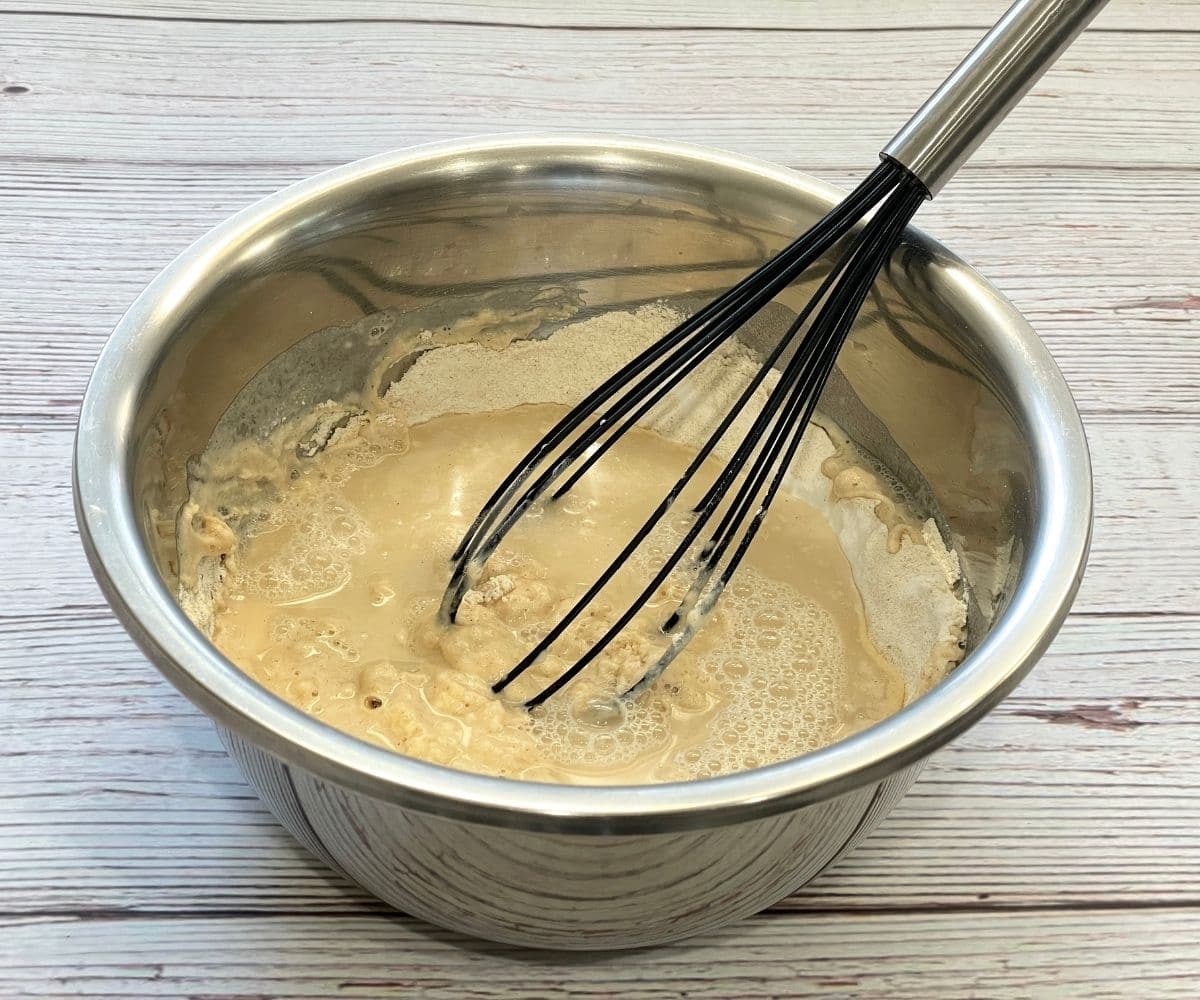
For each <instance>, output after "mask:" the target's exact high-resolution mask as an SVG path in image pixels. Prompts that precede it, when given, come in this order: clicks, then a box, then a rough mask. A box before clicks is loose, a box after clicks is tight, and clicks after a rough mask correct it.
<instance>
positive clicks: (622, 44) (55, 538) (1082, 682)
mask: <svg viewBox="0 0 1200 1000" xmlns="http://www.w3.org/2000/svg"><path fill="white" fill-rule="evenodd" d="M1003 6H1004V0H1000V2H994V0H973V2H967V3H951V2H950V0H931V2H928V3H919V2H903V3H891V4H882V5H881V4H876V3H867V2H865V0H855V2H851V3H841V4H828V3H818V2H782V0H776V2H762V3H756V4H742V5H732V6H731V5H728V4H726V3H723V2H718V0H687V2H686V3H683V2H678V3H677V2H671V0H647V2H640V3H636V4H634V3H630V2H628V0H623V2H608V3H604V4H595V5H574V6H571V5H563V4H561V3H553V2H550V0H523V2H513V3H506V4H493V3H485V2H483V0H476V2H465V0H455V2H436V3H435V2H431V0H425V2H411V0H410V2H406V3H402V4H394V3H386V2H383V0H353V2H343V3H339V4H336V5H332V4H328V3H317V2H315V0H306V2H300V3H283V2H280V0H263V2H254V3H251V2H249V0H241V2H232V0H231V2H227V3H186V4H185V3H181V2H170V0H164V2H159V3H155V4H154V5H153V6H150V5H146V4H141V3H135V2H132V0H125V2H107V3H95V4H84V3H72V2H63V0H33V2H28V3H24V2H22V3H9V4H0V133H2V134H3V136H4V139H3V143H2V144H0V288H2V289H3V292H0V510H3V511H4V513H5V515H6V516H5V517H4V518H3V519H2V520H0V552H3V554H4V563H3V571H2V572H3V577H2V579H3V592H4V596H5V602H4V605H3V607H2V608H0V706H2V711H0V753H2V756H0V918H2V919H3V922H4V930H3V931H0V995H4V996H33V995H50V996H67V995H108V996H123V997H125V996H129V997H132V996H143V995H145V996H155V995H157V996H176V995H187V994H193V995H204V996H329V995H333V994H335V993H336V994H337V995H347V996H368V995H371V996H374V995H381V994H387V995H391V994H404V993H406V992H407V993H409V994H417V993H419V994H422V995H428V996H445V997H463V996H502V995H504V996H520V995H529V994H530V993H548V992H550V991H551V990H552V989H553V988H554V987H555V986H556V985H557V984H563V985H564V988H565V989H567V990H569V991H570V992H571V993H572V994H573V995H578V996H582V997H591V996H600V995H611V994H612V993H613V992H620V993H621V994H622V995H628V996H632V997H656V998H657V997H665V996H671V995H681V994H684V993H686V994H688V995H694V996H701V997H708V996H712V997H717V996H736V995H749V994H754V995H763V994H776V995H804V994H811V993H817V992H824V993H832V994H837V993H839V992H840V993H842V994H844V995H852V996H896V997H906V996H908V997H928V996H957V995H975V996H988V997H992V996H1012V997H1018V996H1029V995H1039V996H1137V997H1142V996H1155V997H1157V996H1194V995H1195V978H1196V976H1197V975H1200V958H1198V953H1197V950H1196V941H1197V939H1200V833H1198V831H1200V788H1198V787H1197V786H1198V783H1200V778H1198V777H1197V775H1200V766H1198V765H1200V758H1198V754H1200V751H1198V750H1197V747H1200V741H1198V740H1197V737H1198V736H1200V696H1198V695H1197V692H1198V691H1200V595H1198V590H1197V583H1196V581H1197V579H1198V578H1200V552H1198V550H1197V548H1196V546H1195V545H1194V543H1193V542H1192V540H1191V537H1190V534H1189V532H1188V529H1189V528H1192V529H1193V530H1194V525H1195V523H1196V518H1197V514H1200V503H1198V501H1197V499H1196V492H1195V490H1196V483H1197V479H1198V477H1200V459H1198V458H1197V451H1196V448H1195V445H1194V441H1195V432H1196V428H1197V423H1198V422H1200V404H1198V403H1197V400H1198V399H1200V331H1198V330H1197V318H1198V317H1200V250H1198V249H1197V243H1196V239H1195V233H1196V228H1197V223H1198V222H1200V183H1198V177H1200V168H1198V167H1197V163H1198V162H1200V119H1198V118H1197V116H1196V115H1195V113H1194V107H1195V103H1196V99H1197V97H1200V78H1197V76H1196V73H1195V65H1196V63H1197V61H1198V57H1200V5H1197V4H1195V3H1193V2H1191V0H1125V2H1122V3H1116V4H1113V5H1111V7H1110V8H1109V9H1108V10H1106V11H1105V12H1104V13H1103V14H1102V15H1101V17H1100V18H1099V19H1098V20H1097V22H1096V27H1095V29H1094V30H1092V31H1090V32H1089V33H1088V34H1087V35H1085V37H1084V38H1083V39H1081V40H1080V42H1079V43H1078V45H1077V46H1076V47H1075V48H1074V49H1073V50H1072V51H1071V52H1069V53H1068V54H1067V56H1065V57H1064V59H1063V61H1062V63H1061V64H1060V66H1059V67H1057V68H1056V69H1055V70H1054V71H1053V72H1052V73H1051V74H1050V75H1049V76H1047V77H1046V78H1045V80H1044V81H1043V82H1042V83H1041V84H1040V85H1039V86H1038V87H1037V88H1035V90H1034V91H1033V93H1032V94H1031V95H1030V98H1029V99H1028V101H1027V102H1026V103H1025V104H1024V105H1023V106H1022V107H1021V108H1020V109H1019V110H1018V111H1017V112H1015V113H1014V115H1013V117H1012V119H1011V121H1010V122H1009V123H1007V124H1006V126H1005V127H1004V128H1003V129H1002V130H1001V131H1000V132H998V133H997V135H996V136H995V137H994V139H993V140H992V141H991V142H990V143H989V144H988V145H987V146H986V147H985V148H984V150H983V151H982V152H981V154H980V157H979V159H978V160H977V161H976V162H974V163H973V164H972V165H971V166H970V167H969V168H968V169H967V170H966V171H964V173H963V175H962V176H961V177H960V178H958V179H957V180H956V181H955V183H954V184H952V185H951V186H950V187H949V188H948V189H947V190H946V192H945V193H944V195H942V196H941V197H940V198H939V199H938V201H937V202H936V203H934V204H931V205H929V206H927V207H926V208H925V209H924V210H923V211H922V215H921V223H922V225H923V226H924V227H925V228H926V229H928V230H929V231H930V232H932V233H934V234H936V235H937V236H938V237H939V238H942V239H943V240H945V241H946V242H947V243H948V244H949V245H950V246H952V247H953V248H954V249H955V250H956V251H958V252H959V253H961V254H962V255H963V256H965V257H966V258H967V259H968V260H970V261H971V262H972V263H974V264H976V265H977V266H979V267H980V268H981V270H982V271H983V272H984V273H985V274H987V275H988V276H989V277H990V278H992V280H994V281H995V282H996V283H997V284H998V285H999V286H1000V288H1001V289H1002V290H1003V291H1004V292H1005V293H1006V294H1008V295H1009V296H1010V297H1012V298H1013V300H1014V301H1015V302H1016V303H1017V305H1018V306H1019V307H1020V308H1021V309H1022V310H1023V311H1024V312H1025V313H1026V315H1028V316H1029V317H1030V319H1031V321H1032V322H1033V323H1034V325H1035V326H1036V327H1037V329H1038V330H1039V332H1040V333H1041V334H1042V335H1043V336H1044V337H1045V339H1046V341H1047V342H1048V344H1049V345H1050V347H1051V349H1052V351H1053V352H1054V354H1055V357H1056V358H1057V359H1058V361H1059V364H1060V365H1061V366H1062V368H1063V370H1064V372H1065V373H1066V375H1067V377H1068V379H1069V380H1070V381H1071V383H1072V386H1073V389H1074V391H1075V393H1076V398H1077V399H1078V401H1079V404H1080V407H1081V410H1082V411H1083V413H1084V417H1085V421H1086V423H1087V427H1088V432H1089V436H1090V441H1091V445H1092V449H1093V457H1094V461H1095V465H1096V495H1097V517H1096V529H1095V543H1094V549H1093V556H1092V559H1091V562H1090V565H1089V570H1088V575H1087V577H1086V579H1085V582H1084V586H1083V589H1082V591H1081V593H1080V597H1079V600H1078V602H1077V604H1076V610H1075V613H1074V614H1073V615H1072V617H1071V618H1070V619H1069V620H1068V622H1067V624H1066V626H1065V628H1064V630H1063V632H1062V634H1061V636H1060V637H1059V639H1058V640H1057V641H1056V643H1055V644H1054V646H1053V648H1052V650H1051V652H1050V653H1049V654H1048V655H1047V657H1046V658H1045V660H1044V662H1043V663H1042V664H1040V665H1039V667H1038V668H1037V670H1036V671H1035V672H1034V674H1033V675H1032V676H1031V678H1030V679H1029V680H1028V681H1027V682H1026V683H1025V684H1024V685H1022V687H1021V688H1020V689H1019V690H1018V692H1017V693H1016V694H1015V695H1013V696H1012V697H1011V698H1010V699H1008V700H1007V701H1006V702H1005V703H1004V704H1003V705H1002V706H1001V707H1000V708H999V709H998V710H997V711H996V712H994V713H993V714H992V715H991V716H989V718H988V719H986V720H985V721H984V722H983V723H981V724H980V725H979V726H977V727H976V728H975V729H973V730H972V731H971V732H969V733H968V734H966V735H965V736H964V737H962V738H961V739H960V740H958V741H957V742H956V743H955V744H953V745H952V746H951V747H949V748H947V749H946V750H945V751H944V752H942V753H941V754H939V755H938V756H937V757H936V758H935V759H934V760H933V762H931V764H930V766H929V767H928V768H927V769H926V771H925V775H924V777H923V778H922V780H921V781H920V782H918V784H917V786H916V787H915V789H914V790H913V792H912V793H911V794H910V795H909V796H908V797H907V798H906V799H905V800H904V802H902V803H901V805H900V807H899V808H898V809H897V810H896V812H895V813H893V814H892V816H891V817H890V818H889V820H888V821H887V822H886V823H885V824H884V826H883V827H882V828H881V829H880V830H879V831H878V832H877V833H876V834H875V835H874V836H873V837H871V838H870V839H869V840H868V841H867V842H866V843H865V844H864V845H863V846H862V847H861V848H860V849H859V850H858V851H857V852H856V853H855V854H853V855H852V856H851V857H850V858H848V859H846V860H845V861H844V862H843V863H841V864H840V865H838V866H837V867H836V868H835V869H833V870H832V871H831V872H829V873H828V874H827V875H826V876H824V877H823V878H821V879H820V880H819V881H818V882H817V883H816V884H815V885H813V886H812V887H810V888H809V889H808V890H806V891H804V892H803V893H801V894H799V895H797V896H795V897H793V898H792V899H790V900H788V901H786V902H785V903H784V904H782V905H781V906H779V907H777V908H776V909H775V911H774V912H773V913H771V914H768V915H764V916H762V917H760V918H757V919H754V920H751V921H747V922H745V923H743V924H741V925H738V926H737V927H735V928H732V929H730V930H729V931H727V932H725V933H724V934H721V935H715V936H713V937H712V938H709V939H703V940H701V941H696V942H689V943H686V944H682V945H678V946H673V947H669V948H665V949H661V950H656V951H652V952H646V953H640V954H634V955H622V956H619V957H616V958H609V957H604V956H602V957H599V958H595V959H581V958H577V957H575V958H572V957H555V958H550V957H545V956H530V955H516V954H510V953H507V952H505V951H504V950H503V949H501V948H500V947H499V946H495V945H487V944H481V943H478V942H469V941H465V940H463V939H460V938H457V937H455V936H454V935H451V934H448V933H445V932H441V931H437V930H433V929H431V928H428V927H426V926H424V925H421V924H419V923H416V922H414V921H411V920H408V919H406V918H403V917H398V916H395V915H392V914H389V913H386V912H384V910H383V909H382V907H380V906H379V905H378V904H376V903H374V902H372V901H371V900H369V899H367V898H366V897H365V896H364V895H363V894H362V893H361V892H360V891H359V890H357V889H355V888H353V887H351V886H349V885H347V884H345V883H343V882H342V881H341V880H340V879H338V878H337V877H336V876H334V875H332V874H330V873H329V872H327V871H326V870H324V869H323V868H322V867H321V866H320V865H319V864H318V863H317V862H315V861H313V860H311V859H309V858H308V857H307V856H306V855H304V854H303V852H302V851H301V850H300V849H299V848H298V847H297V846H296V845H294V844H293V843H292V842H291V840H290V839H289V838H288V837H287V836H286V835H285V834H284V833H283V832H282V831H281V830H280V829H279V828H278V826H277V825H276V824H275V823H274V821H273V820H272V818H271V817H270V816H269V814H267V813H266V812H265V810H264V809H263V807H262V806H261V805H260V804H259V803H258V802H257V800H256V799H255V798H254V797H253V795H252V793H251V792H250V791H249V790H248V789H247V788H246V787H245V785H244V784H242V782H241V781H240V779H239V778H238V776H237V773H236V771H235V770H234V768H233V766H232V765H231V764H230V762H229V761H228V760H227V759H226V758H225V756H224V753H223V751H222V750H221V749H220V746H219V744H218V743H217V741H216V738H215V736H214V734H213V733H212V730H211V728H210V727H209V726H208V724H207V722H206V721H205V720H204V719H203V718H202V717H200V716H199V715H198V714H197V713H196V712H195V711H194V710H193V709H192V708H191V707H190V706H189V705H188V704H187V703H186V702H185V701H184V700H183V699H182V698H181V697H180V696H179V695H177V694H176V693H175V692H174V691H173V690H172V689H170V688H169V687H168V686H167V685H166V683H165V682H164V681H162V680H161V679H160V678H159V676H158V675H157V673H155V672H154V670H153V669H152V668H151V667H150V666H149V665H148V664H146V662H145V661H144V660H143V659H142V658H141V656H140V655H139V654H138V653H137V651H136V650H135V649H134V647H133V645H132V643H131V642H130V641H129V639H128V638H127V637H126V636H125V635H124V633H123V632H122V630H121V629H120V627H119V626H118V625H117V624H116V623H115V621H114V620H113V619H112V616H111V614H110V613H109V612H108V610H107V608H106V606H105V604H104V602H103V600H102V598H101V597H100V595H99V592H98V590H97V588H96V586H95V584H94V583H93V582H92V580H91V577H90V574H89V573H88V571H87V568H86V566H85V564H84V562H83V559H82V555H81V553H80V551H79V545H78V538H77V535H76V533H75V530H74V526H73V518H72V515H71V506H70V488H69V461H70V448H71V435H72V429H73V421H74V417H75V412H76V409H77V405H78V399H79V396H80V393H81V392H82V389H83V385H84V383H85V381H86V378H87V374H88V371H89V369H90V366H91V363H92V361H93V359H94V357H95V354H96V352H97V350H98V349H99V346H100V344H101V343H102V341H103V339H104V337H105V336H106V334H107V332H108V330H109V329H110V328H111V327H112V325H113V323H114V322H115V321H116V319H117V318H118V317H119V315H120V314H121V312H122V311H123V310H124V308H125V307H126V306H127V305H128V303H129V302H130V301H131V300H132V299H133V297H134V296H135V295H136V294H137V292H138V291H139V290H140V289H141V288H142V287H143V286H144V285H145V283H146V282H147V281H148V280H149V279H150V278H151V277H152V276H153V274H154V273H156V272H157V270H158V269H159V268H160V267H161V266H162V265H163V264H164V263H165V262H166V261H167V260H169V259H170V258H171V257H172V256H173V255H174V254H175V253H177V252H178V251H180V250H182V249H183V248H184V247H185V246H186V245H187V244H188V243H189V242H190V241H191V240H193V239H194V238H196V237H197V236H199V235H200V234H202V233H203V232H204V231H205V230H206V229H207V228H209V227H210V226H211V225H213V224H215V223H216V222H218V221H220V220H221V219H223V218H225V217H226V216H228V215H229V214H230V213H231V212H233V211H235V210H236V209H238V208H240V207H242V206H244V205H245V204H247V203H248V202H250V201H252V200H254V199H255V198H257V197H260V196H262V195H265V194H267V193H269V192H271V191H273V190H275V189H277V188H278V187H280V186H282V185H284V184H287V183H290V182H292V181H294V180H298V179H300V178H302V177H304V176H307V175H309V174H311V173H312V172H314V171H315V170H319V169H323V168H325V167H328V166H333V165H335V164H337V163H340V162H343V161H345V160H349V159H353V158H356V157H359V156H364V155H368V154H370V153H375V152H379V151H382V150H385V149H389V148H395V147H397V146H403V145H408V144H410V143H415V142H422V141H430V140H435V139H442V138H451V137H456V136H460V135H464V134H469V133H472V132H482V131H503V130H509V129H514V128H545V129H562V128H566V129H579V128H603V129H614V130H618V131H625V132H632V133H641V134H649V135H655V136H663V137H671V138H678V139H684V140H688V141H694V142H702V143H707V144H711V145H719V146H725V147H727V148H731V149H735V150H737V151H739V152H743V153H747V154H750V155H756V156H761V157H764V158H767V159H772V160H776V161H778V162H782V163H785V164H788V165H791V166H794V167H797V168H800V169H807V170H810V171H812V172H814V173H818V174H820V175H822V176H825V177H827V178H828V179H830V180H832V181H835V182H837V183H841V184H843V185H848V184H850V183H852V182H853V180H854V179H855V178H856V177H857V176H859V175H860V174H861V173H862V171H863V169H864V168H866V167H868V166H869V165H870V164H871V163H872V162H873V159H874V154H875V149H876V147H877V146H878V145H879V144H880V143H881V142H882V141H883V140H884V139H885V138H886V137H887V136H888V135H890V134H891V132H892V131H893V130H894V129H895V127H896V125H897V124H899V122H900V121H901V120H902V119H903V118H904V117H905V115H906V114H907V113H908V111H910V110H911V108H912V107H913V106H914V105H915V104H916V103H917V102H918V101H919V100H920V99H921V98H922V97H923V96H924V95H925V93H926V92H927V91H928V89H929V88H930V86H931V85H932V84H933V83H934V82H935V81H936V80H937V79H939V78H940V76H941V75H942V73H944V71H945V70H946V69H948V68H949V67H950V66H951V65H952V64H953V63H954V61H955V60H956V59H957V58H958V57H959V56H960V55H961V54H962V52H963V51H964V50H965V49H966V48H967V47H968V46H969V45H970V44H971V43H972V42H973V41H974V38H975V37H976V36H977V35H978V33H979V31H980V30H981V29H982V28H984V27H985V26H986V25H987V24H989V23H990V21H991V20H992V19H993V17H994V16H995V15H996V14H997V13H998V12H999V11H1000V10H1001V9H1002V7H1003ZM11 512H15V513H16V514H17V515H18V516H11Z"/></svg>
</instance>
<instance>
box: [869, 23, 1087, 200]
mask: <svg viewBox="0 0 1200 1000" xmlns="http://www.w3.org/2000/svg"><path fill="white" fill-rule="evenodd" d="M1107 2H1108V0H1017V2H1016V3H1014V4H1013V5H1012V6H1011V7H1010V8H1009V9H1008V11H1007V12H1006V13H1005V15H1004V16H1003V17H1002V18H1000V20H999V21H997V22H996V24H995V26H993V28H992V29H991V31H989V32H988V33H987V34H986V35H984V36H983V38H982V39H980V41H979V44H978V45H976V46H975V48H973V49H972V50H971V52H970V54H969V55H968V56H967V57H966V58H965V59H964V60H963V61H962V62H961V63H959V64H958V67H957V68H956V69H955V70H954V72H953V73H951V74H950V75H949V76H948V77H946V80H945V82H943V83H942V85H941V86H940V87H938V89H937V90H935V91H934V92H933V94H932V95H931V96H930V98H929V100H927V101H926V102H925V103H924V104H922V105H921V108H920V110H919V111H917V113H916V114H915V115H913V116H912V118H910V119H909V120H908V124H907V125H905V126H904V128H902V129H901V130H900V131H899V132H897V133H896V135H895V136H894V137H893V139H892V141H891V142H889V143H888V144H887V145H886V146H885V147H884V148H883V152H882V155H883V156H885V157H888V158H890V159H892V160H895V161H896V162H897V163H900V164H902V165H903V166H905V167H907V168H908V170H909V171H910V172H911V173H913V174H914V175H915V176H916V177H917V179H918V180H919V181H921V183H922V184H924V185H925V187H926V188H927V189H928V191H929V194H930V196H931V197H932V196H933V195H935V194H937V193H938V191H940V190H941V189H942V185H944V184H945V183H946V181H948V180H949V179H950V178H951V177H952V176H954V174H955V172H956V171H957V170H958V168H959V167H961V166H962V165H963V163H964V162H965V161H966V159H967V157H969V156H970V155H971V154H972V153H974V152H975V150H976V149H978V148H979V146H980V144H981V143H982V142H983V141H984V139H986V138H987V137H988V136H989V135H991V133H992V130H993V129H994V128H995V127H996V126H997V125H999V124H1000V122H1002V121H1003V120H1004V118H1005V116H1006V115H1007V114H1008V113H1009V112H1010V111H1011V110H1012V109H1013V107H1014V106H1015V105H1016V104H1017V102H1018V101H1019V100H1020V99H1021V98H1022V97H1024V96H1025V94H1026V92H1027V91H1028V90H1029V88H1030V87H1032V86H1033V85H1034V84H1035V83H1036V82H1037V81H1038V79H1039V78H1040V77H1041V75H1042V74H1043V73H1044V72H1046V70H1047V69H1049V67H1050V65H1051V64H1052V63H1053V62H1054V61H1055V60H1056V59H1057V58H1058V57H1059V56H1060V55H1062V53H1063V51H1064V50H1065V49H1066V47H1067V46H1068V45H1070V44H1071V42H1072V41H1074V40H1075V37H1076V36H1077V35H1078V34H1079V33H1080V32H1081V31H1083V29H1084V28H1085V27H1087V25H1088V22H1089V21H1091V20H1092V18H1093V17H1095V16H1096V14H1098V13H1099V12H1100V9H1101V8H1102V7H1104V5H1105V4H1106V3H1107Z"/></svg>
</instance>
